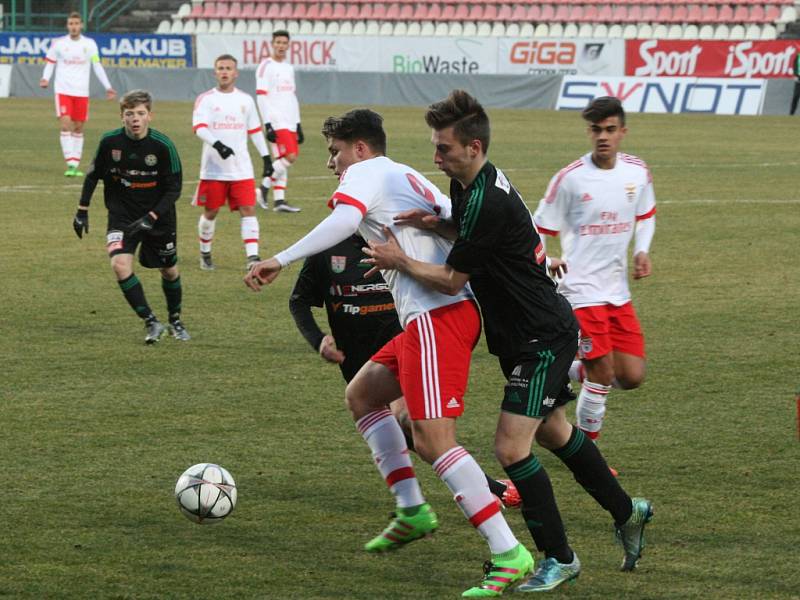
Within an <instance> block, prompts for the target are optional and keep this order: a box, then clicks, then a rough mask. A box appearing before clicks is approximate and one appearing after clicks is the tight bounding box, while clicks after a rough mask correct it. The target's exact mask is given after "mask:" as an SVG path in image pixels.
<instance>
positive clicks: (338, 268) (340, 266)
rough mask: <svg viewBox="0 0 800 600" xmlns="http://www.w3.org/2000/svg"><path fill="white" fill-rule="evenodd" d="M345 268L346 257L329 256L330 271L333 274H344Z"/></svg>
mask: <svg viewBox="0 0 800 600" xmlns="http://www.w3.org/2000/svg"><path fill="white" fill-rule="evenodd" d="M346 266H347V257H346V256H331V271H333V272H334V273H342V272H344V268H345V267H346Z"/></svg>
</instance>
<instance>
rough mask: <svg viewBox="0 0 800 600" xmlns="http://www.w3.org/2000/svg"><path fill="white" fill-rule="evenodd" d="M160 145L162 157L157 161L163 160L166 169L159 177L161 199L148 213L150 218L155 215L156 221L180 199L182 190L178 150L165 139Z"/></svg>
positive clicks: (181, 173)
mask: <svg viewBox="0 0 800 600" xmlns="http://www.w3.org/2000/svg"><path fill="white" fill-rule="evenodd" d="M161 144H162V153H161V154H162V156H161V158H160V159H159V160H163V161H164V163H162V164H166V165H167V168H166V170H165V173H164V175H160V174H159V177H160V178H161V181H160V182H159V188H160V189H161V198H160V199H159V201H158V203H156V205H155V206H154V207H153V209H152V210H151V211H150V215H151V216H152V215H153V213H155V218H156V219H158V217H160V216H161V215H163V214H164V213H165V212H167V211H168V210H169V209H170V208H171V207H172V205H173V204H175V202H177V200H178V198H180V197H181V190H182V188H183V168H182V167H181V159H180V157H179V156H178V150H177V148H175V145H174V144H173V143H172V141H171V140H169V139H168V138H165V141H162V142H161Z"/></svg>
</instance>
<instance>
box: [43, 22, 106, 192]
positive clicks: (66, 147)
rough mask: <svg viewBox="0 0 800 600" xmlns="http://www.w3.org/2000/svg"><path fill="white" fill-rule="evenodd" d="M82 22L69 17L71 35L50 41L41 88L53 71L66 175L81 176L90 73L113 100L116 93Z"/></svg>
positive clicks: (68, 27) (68, 23)
mask: <svg viewBox="0 0 800 600" xmlns="http://www.w3.org/2000/svg"><path fill="white" fill-rule="evenodd" d="M82 29H83V20H82V19H81V16H80V14H78V13H76V12H73V13H70V14H69V16H68V17H67V32H68V35H65V36H62V37H59V38H55V39H53V40H52V41H51V42H50V48H49V50H48V51H47V56H46V57H45V60H46V61H47V65H46V66H45V68H44V73H43V74H42V79H41V80H40V81H39V86H40V87H42V88H46V87H47V86H48V85H49V83H50V77H52V75H53V70H54V69H55V71H56V82H55V85H54V88H55V101H56V116H57V117H58V120H59V122H60V125H61V138H60V139H61V152H62V154H63V155H64V160H65V161H66V163H67V170H66V171H64V175H65V176H67V177H79V176H81V175H83V173H81V172H80V171H79V170H78V166H79V165H80V162H81V155H82V154H83V125H84V123H86V121H87V120H88V118H89V71H90V70H94V74H95V75H96V76H97V79H99V80H100V83H101V84H102V85H103V87H104V88H105V89H106V97H107V98H108V99H109V100H113V99H114V98H115V97H116V95H117V92H115V91H114V88H112V87H111V83H110V82H109V81H108V76H107V75H106V72H105V69H103V65H102V63H101V62H100V54H99V52H98V50H97V44H96V43H95V42H94V40H92V39H89V38H87V37H86V36H84V35H81V30H82Z"/></svg>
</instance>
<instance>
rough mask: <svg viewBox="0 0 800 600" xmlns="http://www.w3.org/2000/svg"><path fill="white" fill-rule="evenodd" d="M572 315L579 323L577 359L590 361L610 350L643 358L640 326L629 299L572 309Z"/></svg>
mask: <svg viewBox="0 0 800 600" xmlns="http://www.w3.org/2000/svg"><path fill="white" fill-rule="evenodd" d="M575 316H576V317H577V318H578V323H580V326H581V338H580V342H579V343H578V356H580V358H585V359H589V360H591V359H593V358H599V357H601V356H605V355H606V354H609V353H611V352H612V351H613V352H624V353H625V354H632V355H633V356H639V357H641V358H644V336H643V335H642V327H641V326H640V325H639V319H638V318H637V317H636V311H635V310H633V304H631V303H630V302H628V303H627V304H623V305H622V306H614V305H613V304H601V305H600V306H586V307H584V308H576V309H575Z"/></svg>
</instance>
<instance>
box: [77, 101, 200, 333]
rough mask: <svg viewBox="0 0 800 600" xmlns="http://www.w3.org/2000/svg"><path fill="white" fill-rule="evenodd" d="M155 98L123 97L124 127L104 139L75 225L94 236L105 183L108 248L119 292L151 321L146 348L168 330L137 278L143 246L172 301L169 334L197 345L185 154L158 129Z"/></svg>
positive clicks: (148, 264) (143, 261)
mask: <svg viewBox="0 0 800 600" xmlns="http://www.w3.org/2000/svg"><path fill="white" fill-rule="evenodd" d="M152 105H153V99H152V96H151V95H150V92H147V91H145V90H133V91H131V92H128V93H127V94H125V95H124V96H123V97H122V100H121V101H120V114H121V115H122V123H123V127H122V128H120V129H115V130H114V131H109V132H108V133H106V134H105V135H104V136H103V138H102V139H101V140H100V144H99V146H98V147H97V153H96V154H95V157H94V161H93V162H92V166H91V167H90V169H89V173H88V175H87V176H86V180H85V181H84V182H83V191H82V192H81V199H80V202H79V203H78V212H77V213H76V214H75V218H74V219H73V223H72V226H73V228H74V229H75V233H76V234H77V236H78V237H79V238H82V237H83V234H84V233H87V234H88V233H89V203H90V201H91V199H92V194H93V193H94V190H95V188H96V187H97V182H98V181H100V180H101V179H102V180H103V187H104V189H103V196H104V199H105V203H106V208H107V209H108V226H107V231H106V250H107V251H108V255H109V257H111V268H112V269H113V270H114V273H115V275H116V276H117V283H119V288H120V290H122V293H123V294H124V296H125V299H126V300H127V301H128V304H130V306H131V308H132V309H133V310H134V312H136V314H137V315H138V316H139V318H141V319H142V320H143V321H144V322H145V330H146V332H147V333H146V336H145V339H144V341H145V343H146V344H154V343H155V342H157V341H159V339H161V336H162V335H163V334H164V331H166V329H167V327H166V326H164V325H163V324H162V323H161V322H160V321H159V320H158V319H157V318H156V316H155V314H154V313H153V311H152V309H151V308H150V305H149V304H148V303H147V300H146V299H145V296H144V289H143V288H142V284H141V282H140V281H139V278H138V277H136V275H135V274H134V272H133V255H134V253H135V252H136V249H137V248H138V247H139V245H140V244H141V250H140V252H139V264H141V265H142V266H143V267H146V268H148V269H158V270H159V271H161V278H162V279H161V287H162V289H163V290H164V296H165V297H166V299H167V312H168V314H169V330H170V332H171V333H172V335H173V336H174V337H175V338H176V339H178V340H181V341H188V340H189V339H190V336H189V332H188V331H186V328H185V327H184V325H183V322H182V321H181V300H182V289H181V278H180V273H179V272H178V265H177V263H178V246H177V245H178V240H177V236H176V231H175V228H176V223H177V221H176V216H175V201H176V200H177V199H178V198H179V197H180V195H181V185H182V179H183V175H182V171H181V160H180V158H179V157H178V151H177V150H176V149H175V145H174V144H173V143H172V142H171V141H170V139H169V138H168V137H167V136H165V135H164V134H163V133H161V132H159V131H156V130H155V129H151V128H150V120H151V118H152V113H151V110H152Z"/></svg>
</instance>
